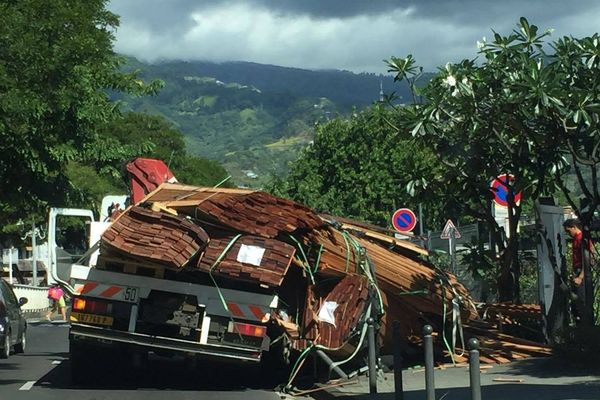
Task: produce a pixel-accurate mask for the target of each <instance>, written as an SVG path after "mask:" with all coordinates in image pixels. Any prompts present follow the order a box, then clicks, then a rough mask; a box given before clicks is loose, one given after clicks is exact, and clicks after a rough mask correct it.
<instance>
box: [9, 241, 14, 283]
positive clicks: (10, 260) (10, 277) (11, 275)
mask: <svg viewBox="0 0 600 400" xmlns="http://www.w3.org/2000/svg"><path fill="white" fill-rule="evenodd" d="M13 249H14V247H13V246H10V249H9V250H8V281H9V282H10V284H11V285H12V283H13V270H12V253H13Z"/></svg>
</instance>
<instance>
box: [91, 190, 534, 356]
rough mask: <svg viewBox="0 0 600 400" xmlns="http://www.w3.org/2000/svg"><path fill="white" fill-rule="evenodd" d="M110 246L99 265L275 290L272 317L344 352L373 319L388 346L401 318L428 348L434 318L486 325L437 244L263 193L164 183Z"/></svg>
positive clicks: (492, 345)
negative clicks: (434, 255)
mask: <svg viewBox="0 0 600 400" xmlns="http://www.w3.org/2000/svg"><path fill="white" fill-rule="evenodd" d="M100 248H101V254H100V257H99V263H98V267H99V268H101V267H102V266H103V265H107V263H106V262H103V259H105V260H111V259H117V258H118V259H120V260H125V261H124V262H125V263H127V262H129V263H131V264H135V265H143V264H144V263H146V264H147V265H148V267H149V268H151V269H153V270H155V269H156V268H157V266H158V267H160V268H164V269H165V270H168V271H169V274H168V279H176V280H177V279H189V277H190V276H193V275H194V274H195V275H196V276H206V275H208V276H210V277H211V278H212V279H214V282H228V284H229V287H232V285H233V286H235V284H236V283H237V282H239V283H243V284H244V286H243V287H244V290H253V289H252V288H256V290H257V291H259V290H260V291H264V290H272V291H274V292H273V293H277V295H278V296H279V298H280V299H281V301H280V306H279V308H278V309H276V310H272V311H273V312H272V313H271V317H270V318H271V321H270V322H269V323H270V324H272V325H273V326H274V327H278V330H276V331H277V332H278V333H281V334H284V335H286V336H287V337H288V339H289V342H290V343H291V348H292V349H294V350H296V351H303V350H305V349H307V348H309V347H310V346H312V345H319V346H321V347H322V348H323V349H325V350H327V351H328V352H329V353H330V356H331V357H332V358H335V357H338V358H340V357H347V356H348V355H350V354H352V353H353V352H354V350H355V349H356V348H357V346H363V345H364V343H363V342H362V338H363V337H364V335H363V333H364V330H365V326H366V320H367V318H368V317H374V318H375V319H376V320H377V321H378V325H379V327H380V337H381V343H382V345H383V352H384V353H385V352H388V351H391V348H392V331H391V329H392V322H393V321H394V320H399V321H400V323H401V336H402V340H403V341H404V344H405V345H414V344H418V342H419V338H420V336H421V331H422V327H423V325H425V324H431V325H432V326H434V329H436V330H437V331H438V332H442V331H444V330H445V329H448V326H446V325H447V324H446V322H447V321H452V320H453V319H454V320H455V321H457V320H458V321H460V322H461V323H462V324H463V325H464V326H469V328H471V329H473V332H474V330H475V329H476V328H477V329H480V325H476V324H477V323H479V316H478V313H477V311H476V308H475V306H474V304H473V302H472V300H471V298H470V296H469V293H468V292H467V290H466V289H465V288H464V286H462V285H461V284H460V283H459V282H458V281H457V280H456V277H454V276H453V275H452V274H449V273H447V272H444V271H440V270H439V269H436V268H435V267H434V266H433V265H432V264H431V263H429V262H428V261H427V257H426V256H427V251H426V250H425V249H423V248H421V247H419V246H417V245H416V244H414V243H410V242H407V241H403V240H398V239H396V238H394V237H393V236H390V235H389V232H387V231H386V230H383V229H381V228H377V227H373V226H371V225H368V224H363V223H358V222H355V221H350V220H347V219H341V218H335V217H332V216H329V215H319V214H317V213H315V212H314V211H313V210H311V209H309V208H308V207H305V206H303V205H301V204H298V203H295V202H293V201H290V200H286V199H281V198H278V197H275V196H271V195H269V194H267V193H264V192H260V191H251V190H242V189H216V188H199V187H193V186H186V185H180V184H170V183H163V184H162V185H160V186H159V187H158V188H157V189H156V190H154V191H153V192H152V193H150V194H148V195H147V196H146V197H145V198H144V199H143V200H142V201H141V202H140V203H138V204H137V205H135V206H132V207H130V208H128V209H127V210H125V212H123V213H122V214H121V215H119V217H118V218H117V219H116V220H115V222H113V224H112V225H111V227H110V228H109V229H108V230H107V231H106V232H105V233H104V235H103V236H102V239H101V247H100ZM128 271H133V272H132V273H136V271H143V269H141V268H138V269H136V268H133V269H127V268H123V270H122V272H126V273H127V272H128ZM184 272H185V273H184ZM153 276H155V277H156V276H163V275H162V274H156V273H155V274H154V275H153ZM164 276H165V277H167V274H164ZM248 288H250V289H248ZM452 312H454V316H452V314H451V313H452ZM453 317H454V318H453ZM450 329H451V327H450ZM472 334H477V336H478V337H480V338H481V340H482V342H484V341H485V346H486V347H485V348H486V349H490V352H492V351H493V352H494V353H490V354H496V353H495V352H497V351H499V349H498V346H499V347H500V348H506V349H508V350H510V352H511V353H510V354H515V355H517V356H519V357H520V356H521V355H524V354H534V355H537V354H539V352H537V351H538V350H537V348H534V347H535V346H533V345H531V344H523V343H518V342H509V341H508V340H507V338H505V337H504V336H498V335H502V334H501V333H495V332H493V331H490V332H489V334H484V333H482V332H481V329H480V330H479V331H477V332H476V333H472ZM515 346H516V347H515ZM441 349H442V347H441V346H440V351H439V352H438V353H440V354H441V353H442V352H443V350H441ZM486 351H487V350H486ZM542 352H543V351H542ZM483 354H484V353H483V352H482V355H483ZM486 354H487V353H486ZM502 354H504V355H506V357H508V356H509V355H510V354H508V353H502ZM504 355H503V356H502V357H504ZM499 357H500V356H498V357H494V356H492V355H490V358H489V359H490V360H492V359H494V360H498V359H499Z"/></svg>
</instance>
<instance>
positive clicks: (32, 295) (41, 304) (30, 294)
mask: <svg viewBox="0 0 600 400" xmlns="http://www.w3.org/2000/svg"><path fill="white" fill-rule="evenodd" d="M12 286H13V289H14V291H15V295H16V296H17V299H18V298H21V297H26V298H27V303H26V304H24V305H23V306H21V310H23V312H25V313H28V312H40V311H47V310H48V307H50V301H49V300H48V288H47V287H44V286H29V285H12Z"/></svg>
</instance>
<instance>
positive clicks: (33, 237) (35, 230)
mask: <svg viewBox="0 0 600 400" xmlns="http://www.w3.org/2000/svg"><path fill="white" fill-rule="evenodd" d="M30 236H31V262H32V264H33V265H32V274H33V282H32V284H33V286H37V272H38V271H37V254H36V253H37V251H36V240H37V238H38V237H39V238H40V239H43V238H44V237H45V235H44V233H43V232H42V231H41V230H40V229H39V228H36V226H35V220H34V219H32V220H31V230H30V231H28V232H26V233H25V235H24V236H23V237H22V238H21V239H23V240H25V239H26V238H28V237H30Z"/></svg>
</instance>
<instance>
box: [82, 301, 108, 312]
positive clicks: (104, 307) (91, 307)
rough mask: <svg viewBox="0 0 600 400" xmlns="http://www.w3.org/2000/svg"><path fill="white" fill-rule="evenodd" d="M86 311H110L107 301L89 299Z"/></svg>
mask: <svg viewBox="0 0 600 400" xmlns="http://www.w3.org/2000/svg"><path fill="white" fill-rule="evenodd" d="M85 311H88V312H91V313H92V314H106V313H107V311H108V304H107V303H105V302H100V301H90V300H88V301H87V307H86V308H85Z"/></svg>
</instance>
